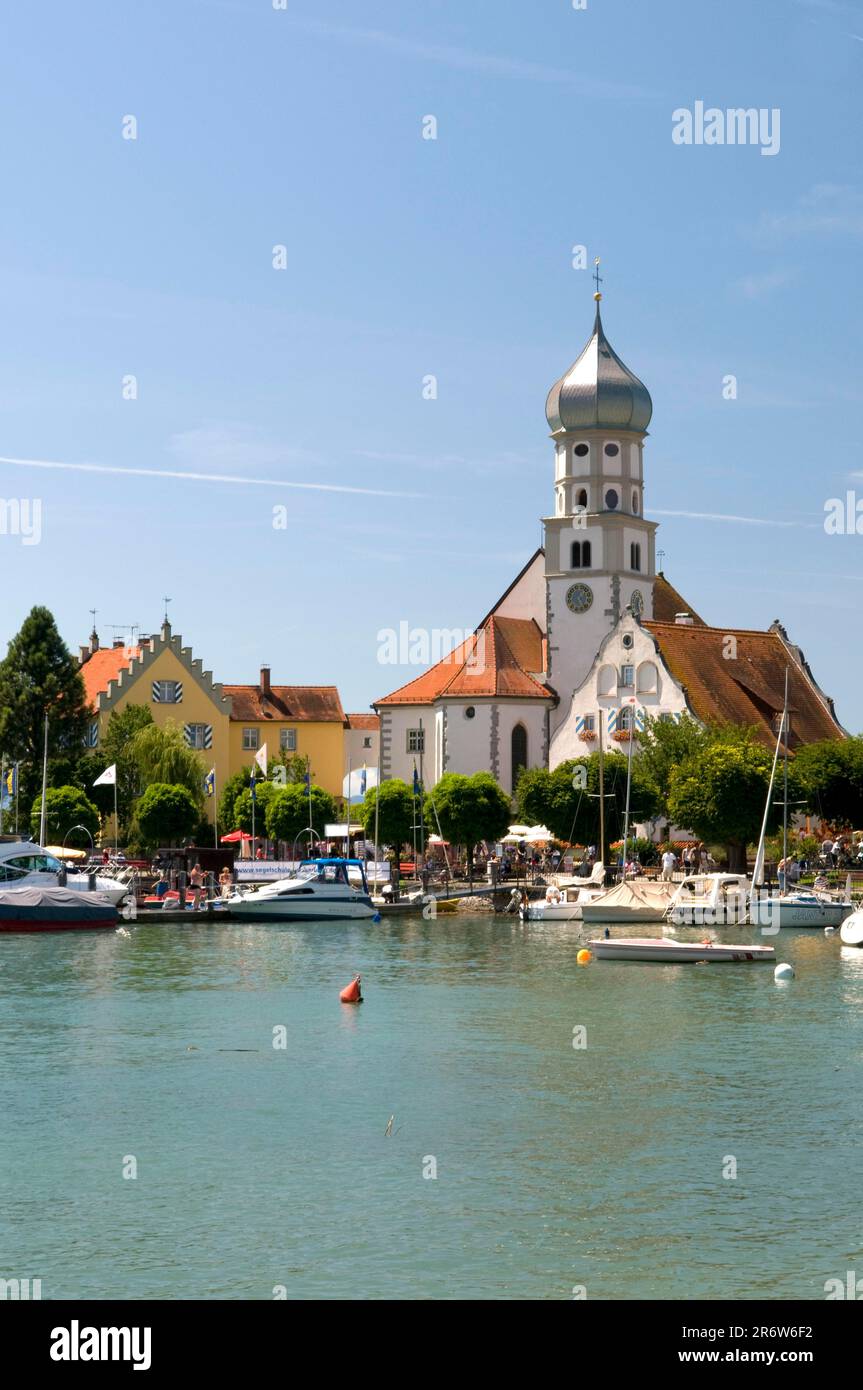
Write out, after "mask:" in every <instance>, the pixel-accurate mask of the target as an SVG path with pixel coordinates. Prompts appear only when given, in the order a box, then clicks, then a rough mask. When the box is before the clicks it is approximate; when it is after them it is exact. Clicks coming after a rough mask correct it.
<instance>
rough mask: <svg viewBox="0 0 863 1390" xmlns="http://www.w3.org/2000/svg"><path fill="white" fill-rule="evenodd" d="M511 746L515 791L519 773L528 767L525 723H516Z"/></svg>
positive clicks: (513, 787) (513, 786)
mask: <svg viewBox="0 0 863 1390" xmlns="http://www.w3.org/2000/svg"><path fill="white" fill-rule="evenodd" d="M510 746H511V750H512V789H513V791H515V787H516V783H517V782H518V778H519V773H521V772H523V771H524V769H525V768H526V767H527V729H526V728H525V727H524V725H523V724H516V726H515V728H514V729H513V731H512V738H511V740H510Z"/></svg>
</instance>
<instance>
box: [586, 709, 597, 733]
mask: <svg viewBox="0 0 863 1390" xmlns="http://www.w3.org/2000/svg"><path fill="white" fill-rule="evenodd" d="M584 732H585V733H586V734H595V733H596V715H595V714H586V715H585V716H584Z"/></svg>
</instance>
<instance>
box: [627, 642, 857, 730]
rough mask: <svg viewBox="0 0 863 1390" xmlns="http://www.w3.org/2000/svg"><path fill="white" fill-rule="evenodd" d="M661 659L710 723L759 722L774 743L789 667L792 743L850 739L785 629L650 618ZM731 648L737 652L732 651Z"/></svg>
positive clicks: (698, 715)
mask: <svg viewBox="0 0 863 1390" xmlns="http://www.w3.org/2000/svg"><path fill="white" fill-rule="evenodd" d="M644 627H645V628H647V630H648V631H649V632H651V633H652V634H653V636H654V637H655V638H656V640H657V642H658V643H659V650H660V652H661V654H662V659H663V661H664V662H665V664H666V666H667V667H668V669H669V671H670V672H671V674H672V675H673V676H674V678H675V680H676V681H678V683H679V684H680V685H682V686H683V687H684V689H685V691H686V695H687V698H688V700H689V705H690V708H691V709H692V712H693V714H694V715H695V716H696V718H697V719H700V720H703V721H704V722H705V723H730V724H738V725H741V724H746V725H754V726H755V727H756V729H757V730H758V736H759V738H760V739H761V740H762V742H764V743H766V744H768V745H769V746H770V747H771V748H772V747H773V745H774V743H775V742H776V735H777V733H778V731H779V723H778V720H779V716H781V713H782V705H783V696H784V688H785V671H786V668H787V670H788V707H789V716H790V719H789V723H790V738H789V747H790V748H795V747H798V746H799V745H800V744H802V743H815V742H817V741H818V740H819V739H827V738H843V737H844V736H845V735H844V730H843V729H842V728H841V726H840V725H839V723H838V722H837V720H836V718H835V715H834V714H833V711H832V707H831V704H830V701H829V700H828V698H827V697H826V696H825V695H823V694H822V693H821V692H820V691H819V690H818V688H817V687H816V685H815V683H814V681H813V680H810V678H809V676H808V675H807V672H806V671H805V669H801V667H800V666H799V665H798V663H797V661H796V660H795V659H794V657H793V656H792V655H791V653H789V650H788V648H787V647H786V646H785V644H784V642H783V641H782V638H781V637H780V635H779V633H778V632H776V631H769V632H752V631H748V630H746V629H741V628H724V627H723V628H720V627H706V626H705V625H704V624H702V625H701V626H699V625H698V624H695V625H693V626H689V625H687V624H683V623H660V622H645V623H644ZM729 652H730V653H732V654H733V655H732V656H729V655H727V654H728V653H729Z"/></svg>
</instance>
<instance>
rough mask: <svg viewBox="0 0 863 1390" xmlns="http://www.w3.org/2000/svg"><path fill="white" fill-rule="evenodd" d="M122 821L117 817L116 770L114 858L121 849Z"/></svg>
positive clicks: (115, 784) (115, 773)
mask: <svg viewBox="0 0 863 1390" xmlns="http://www.w3.org/2000/svg"><path fill="white" fill-rule="evenodd" d="M119 840H120V821H119V819H118V817H117V769H116V767H115V768H114V858H115V859H116V857H117V850H118V849H119V848H120V844H119Z"/></svg>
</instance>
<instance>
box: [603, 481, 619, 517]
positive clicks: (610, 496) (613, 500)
mask: <svg viewBox="0 0 863 1390" xmlns="http://www.w3.org/2000/svg"><path fill="white" fill-rule="evenodd" d="M619 501H620V498H619V497H618V495H617V493H616V491H615V490H614V488H613V487H610V488H609V489H608V492H607V493H606V494H605V505H606V507H607V508H608V510H609V511H610V512H613V511H615V510H616V509H617V504H618V502H619Z"/></svg>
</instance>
